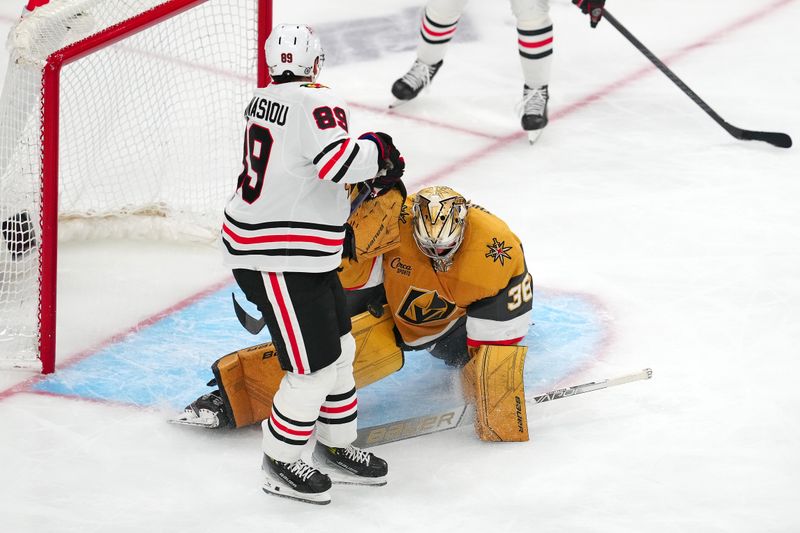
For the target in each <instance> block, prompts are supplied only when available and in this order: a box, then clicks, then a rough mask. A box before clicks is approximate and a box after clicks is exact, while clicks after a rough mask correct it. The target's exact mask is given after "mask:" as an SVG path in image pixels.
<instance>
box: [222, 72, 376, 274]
mask: <svg viewBox="0 0 800 533" xmlns="http://www.w3.org/2000/svg"><path fill="white" fill-rule="evenodd" d="M245 118H246V119H247V125H246V128H245V139H244V160H243V164H244V169H243V170H242V173H241V175H240V176H239V181H238V184H237V189H236V192H235V193H234V195H233V197H232V198H231V199H230V201H229V202H228V205H227V206H226V208H225V220H224V223H223V226H222V243H223V247H224V256H225V264H226V265H228V266H230V267H231V268H249V269H255V270H262V271H267V272H328V271H331V270H334V269H336V268H337V267H338V266H339V263H340V261H341V253H342V244H343V243H344V224H345V222H346V221H347V216H348V214H349V213H350V206H349V202H348V197H347V192H346V190H345V187H344V184H345V183H357V182H360V181H365V180H368V179H372V178H374V177H375V175H376V174H377V173H378V147H377V146H376V145H375V143H373V142H372V141H368V140H357V139H353V138H351V137H350V135H349V133H348V118H349V113H348V111H347V106H346V105H345V103H344V101H343V100H342V99H340V98H339V97H338V96H336V94H335V93H334V92H333V91H332V90H330V89H328V88H327V87H325V86H322V85H319V84H316V83H302V82H292V83H282V84H272V85H269V86H267V87H266V88H263V89H258V90H256V92H255V95H254V96H253V99H252V100H251V101H250V103H249V104H248V105H247V108H246V110H245Z"/></svg>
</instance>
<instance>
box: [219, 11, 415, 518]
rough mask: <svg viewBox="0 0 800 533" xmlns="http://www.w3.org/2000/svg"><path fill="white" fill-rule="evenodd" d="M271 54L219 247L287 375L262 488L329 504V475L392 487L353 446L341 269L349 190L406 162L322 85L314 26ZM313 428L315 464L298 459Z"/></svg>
mask: <svg viewBox="0 0 800 533" xmlns="http://www.w3.org/2000/svg"><path fill="white" fill-rule="evenodd" d="M265 46H266V60H267V66H268V67H269V72H270V75H271V77H272V80H273V83H272V84H270V85H269V86H267V87H266V88H263V89H257V90H256V91H255V94H254V96H253V99H252V100H251V102H250V103H249V104H248V106H247V108H246V110H245V118H246V120H247V124H246V130H245V138H244V160H243V166H244V168H243V170H242V173H241V175H240V176H239V180H238V185H237V189H236V192H235V194H234V195H233V197H232V198H231V199H230V201H229V202H228V204H227V206H226V208H225V220H224V224H223V227H222V243H223V247H224V256H225V263H226V264H227V265H228V266H230V267H231V268H232V270H233V274H234V277H235V279H236V281H237V283H238V285H239V286H240V287H241V289H242V291H243V292H244V294H245V295H246V297H247V299H248V300H250V301H251V302H252V303H253V304H255V305H256V306H257V307H258V309H259V310H260V311H261V313H262V314H263V316H264V319H265V321H266V323H267V326H268V328H269V331H270V334H271V336H272V342H273V343H274V344H275V346H276V347H277V351H278V357H279V360H280V363H281V367H282V368H283V369H284V370H286V375H285V376H284V378H283V380H282V381H281V385H280V387H279V389H278V392H277V393H276V394H275V397H274V399H273V404H272V411H271V415H270V417H269V418H268V419H267V420H265V421H264V422H263V423H262V431H263V441H262V450H263V468H264V470H265V473H266V481H265V483H264V486H263V488H264V491H266V492H269V493H273V494H277V495H280V496H288V497H291V498H295V499H299V500H303V501H307V502H311V503H320V504H324V503H328V502H330V495H329V489H330V487H331V478H330V477H329V476H328V475H327V474H326V473H324V472H322V471H320V469H322V470H327V471H328V472H329V473H330V474H331V476H333V477H334V479H337V478H338V479H340V480H343V481H344V482H349V483H357V484H371V485H380V484H385V479H386V474H387V471H388V468H387V464H386V461H384V460H383V459H380V458H378V457H376V456H375V455H373V454H372V453H368V452H364V451H362V450H359V449H357V448H355V447H353V446H352V445H351V443H352V442H353V441H354V440H355V438H356V429H357V427H356V422H357V403H358V402H357V399H356V390H355V382H354V379H353V366H352V364H353V357H354V355H355V342H354V340H353V336H352V335H351V333H350V330H351V324H350V317H349V315H348V313H347V309H346V306H345V296H344V291H343V289H342V286H341V283H340V281H339V278H338V276H337V272H336V269H337V267H338V266H339V264H340V262H341V254H342V245H343V243H344V238H345V222H346V220H347V217H348V214H349V212H350V209H349V202H348V195H347V191H346V190H345V184H346V183H357V182H361V181H366V180H373V184H374V185H375V186H377V187H379V188H380V187H388V186H391V184H393V183H394V182H396V181H397V180H399V179H400V177H401V176H402V174H403V170H404V166H405V162H404V161H403V158H402V157H401V156H400V153H399V151H398V150H397V148H395V146H394V144H393V142H392V138H391V137H390V136H389V135H386V134H385V133H381V132H370V133H366V134H364V135H361V136H360V137H358V138H354V137H351V136H350V134H349V131H348V130H349V120H348V119H349V113H348V110H347V104H346V103H345V101H344V100H342V99H341V98H339V97H338V96H337V95H336V94H335V93H334V92H333V91H332V90H331V89H329V88H327V87H325V86H324V85H321V84H318V83H314V82H315V80H316V77H317V76H318V74H319V71H320V68H321V67H322V62H323V59H324V56H323V53H322V48H321V46H320V42H319V39H318V37H317V36H316V35H315V34H314V32H313V31H312V30H311V28H309V27H307V26H304V25H287V24H282V25H279V26H277V27H275V28H274V29H273V31H272V34H271V35H270V37H269V39H268V40H267V42H266V45H265ZM314 432H316V435H315V436H316V447H315V449H314V459H315V460H314V461H313V462H312V464H309V463H308V462H306V461H305V460H304V459H303V458H302V457H301V455H302V452H303V448H304V446H305V444H306V443H307V442H308V441H309V439H310V438H311V436H312V434H313V433H314ZM317 466H319V468H320V469H318V468H317Z"/></svg>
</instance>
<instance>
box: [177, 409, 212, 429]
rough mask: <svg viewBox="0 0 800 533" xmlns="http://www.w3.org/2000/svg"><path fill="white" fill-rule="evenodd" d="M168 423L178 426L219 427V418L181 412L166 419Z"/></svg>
mask: <svg viewBox="0 0 800 533" xmlns="http://www.w3.org/2000/svg"><path fill="white" fill-rule="evenodd" d="M167 422H169V423H170V424H177V425H180V426H193V427H199V428H208V429H217V428H219V420H217V419H216V418H213V417H211V418H201V417H199V416H197V415H195V414H194V413H192V412H183V413H181V414H180V415H178V416H176V417H175V418H170V419H169V420H167Z"/></svg>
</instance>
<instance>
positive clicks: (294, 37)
mask: <svg viewBox="0 0 800 533" xmlns="http://www.w3.org/2000/svg"><path fill="white" fill-rule="evenodd" d="M264 51H265V52H266V56H267V57H266V60H267V67H269V75H270V76H272V77H273V78H275V77H278V76H284V75H286V74H287V73H288V74H293V75H295V76H301V77H306V76H308V77H310V78H311V80H312V81H314V80H316V79H317V76H318V75H319V73H320V71H321V70H322V63H323V62H324V61H325V54H324V53H323V52H322V45H321V44H320V42H319V37H317V35H316V34H315V33H314V31H313V30H312V29H311V28H310V27H309V26H306V25H305V24H279V25H278V26H275V27H274V28H273V29H272V33H270V35H269V39H267V42H266V43H264ZM317 59H319V64H317V68H316V69H315V68H314V64H315V62H316V61H317Z"/></svg>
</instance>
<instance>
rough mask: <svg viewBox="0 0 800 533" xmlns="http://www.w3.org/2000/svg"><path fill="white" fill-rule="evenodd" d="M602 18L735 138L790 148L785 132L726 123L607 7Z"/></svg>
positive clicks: (789, 138) (789, 140) (790, 141)
mask: <svg viewBox="0 0 800 533" xmlns="http://www.w3.org/2000/svg"><path fill="white" fill-rule="evenodd" d="M603 18H605V19H606V20H607V21H608V23H609V24H611V25H612V26H613V27H614V29H616V30H617V31H618V32H620V33H621V34H622V36H623V37H625V38H626V39H627V40H628V41H629V42H630V43H631V44H632V45H633V46H634V47H635V48H636V49H637V50H639V51H640V52H641V53H642V54H643V55H644V56H645V57H646V58H647V59H649V60H650V62H651V63H652V64H653V65H655V66H656V68H658V70H660V71H661V72H662V73H663V74H664V75H665V76H666V77H667V78H669V79H670V81H672V83H674V84H675V85H677V86H678V88H679V89H680V90H681V91H683V93H684V94H685V95H686V96H688V97H689V98H690V99H691V100H692V102H694V103H695V104H697V105H698V106H699V107H700V109H702V110H703V111H705V112H706V114H707V115H708V116H710V117H711V118H712V119H714V122H716V123H717V124H719V125H720V126H722V128H723V129H724V130H725V131H727V132H728V133H730V134H731V135H732V136H733V137H735V138H736V139H739V140H741V141H764V142H766V143H769V144H771V145H773V146H777V147H779V148H790V147H791V146H792V138H791V137H789V136H788V135H786V134H785V133H778V132H771V131H752V130H743V129H742V128H737V127H736V126H733V125H731V124H728V123H727V122H726V121H725V119H723V118H722V117H721V116H719V114H718V113H717V112H716V111H714V110H713V109H711V106H710V105H708V104H707V103H705V101H703V99H702V98H700V97H699V96H698V95H697V93H695V92H694V91H693V90H692V89H690V88H689V86H688V85H686V83H684V82H683V80H682V79H680V78H679V77H678V76H677V75H676V74H675V73H674V72H672V70H670V68H669V67H668V66H667V65H665V64H664V62H663V61H661V60H660V59H659V58H658V57H656V55H655V54H654V53H653V52H651V51H650V49H648V48H647V47H646V46H645V45H644V44H642V42H641V41H640V40H639V39H637V38H636V37H635V36H634V35H633V34H632V33H631V32H630V31H628V29H627V28H626V27H625V26H623V25H622V23H621V22H620V21H618V20H617V19H616V17H614V16H613V15H612V14H611V13H609V12H608V9H603Z"/></svg>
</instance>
